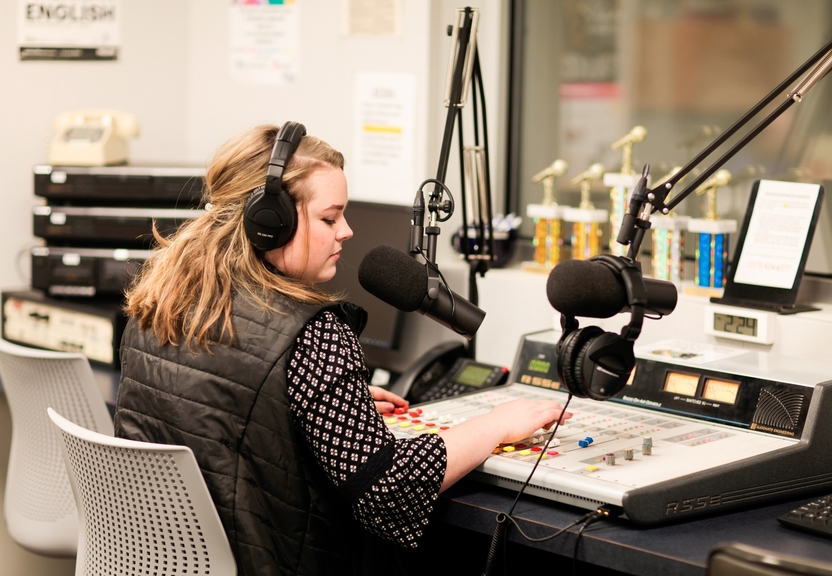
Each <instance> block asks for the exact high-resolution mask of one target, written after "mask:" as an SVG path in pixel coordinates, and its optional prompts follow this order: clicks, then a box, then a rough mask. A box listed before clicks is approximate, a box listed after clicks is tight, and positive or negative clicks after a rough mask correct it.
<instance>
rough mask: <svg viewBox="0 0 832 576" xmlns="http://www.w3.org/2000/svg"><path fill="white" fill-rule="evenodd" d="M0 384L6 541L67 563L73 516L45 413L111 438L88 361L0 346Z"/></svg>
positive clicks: (74, 539)
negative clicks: (7, 445)
mask: <svg viewBox="0 0 832 576" xmlns="http://www.w3.org/2000/svg"><path fill="white" fill-rule="evenodd" d="M0 384H2V387H3V389H4V390H5V392H6V397H7V398H8V401H9V408H10V411H11V419H12V439H11V449H10V453H9V468H8V472H7V474H6V494H5V500H4V513H5V517H6V526H7V528H8V531H9V535H10V536H11V537H12V539H14V540H15V541H16V542H17V543H18V544H20V545H21V546H22V547H24V548H26V549H27V550H29V551H31V552H34V553H36V554H41V555H44V556H56V557H72V556H75V552H76V548H77V546H78V514H77V512H76V510H75V499H74V498H73V496H72V489H71V488H70V485H69V478H68V477H67V474H66V468H65V466H64V462H63V457H62V456H61V448H60V443H59V440H58V438H57V436H56V435H55V430H54V427H53V426H52V424H51V422H50V421H49V419H48V418H47V416H46V408H47V407H49V406H54V407H55V408H56V409H58V410H60V411H61V412H62V413H63V414H66V415H67V417H68V418H71V419H72V420H73V421H75V422H78V423H79V424H81V425H83V426H85V427H87V428H90V429H93V430H98V431H99V432H102V433H104V434H109V435H111V436H112V434H113V421H112V419H111V417H110V413H109V411H108V410H107V405H106V403H105V401H104V397H103V396H102V394H101V390H100V389H99V388H98V385H97V384H96V382H95V376H94V375H93V372H92V368H90V364H89V360H87V358H86V357H85V356H83V355H81V354H71V353H66V352H52V351H47V350H36V349H34V348H27V347H25V346H18V345H16V344H12V343H10V342H7V341H5V340H2V339H0Z"/></svg>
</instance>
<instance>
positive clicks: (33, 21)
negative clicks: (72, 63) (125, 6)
mask: <svg viewBox="0 0 832 576" xmlns="http://www.w3.org/2000/svg"><path fill="white" fill-rule="evenodd" d="M18 2H19V3H18V26H17V40H18V45H19V48H20V59H21V60H116V59H117V58H118V48H119V43H120V41H121V33H120V32H121V0H62V1H59V2H49V1H41V2H37V1H33V0H18Z"/></svg>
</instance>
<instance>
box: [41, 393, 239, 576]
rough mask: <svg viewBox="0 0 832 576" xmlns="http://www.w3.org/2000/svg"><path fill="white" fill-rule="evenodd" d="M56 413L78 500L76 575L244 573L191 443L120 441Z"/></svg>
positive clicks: (122, 575) (68, 468)
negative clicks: (235, 557) (234, 554)
mask: <svg viewBox="0 0 832 576" xmlns="http://www.w3.org/2000/svg"><path fill="white" fill-rule="evenodd" d="M48 414H49V417H50V418H51V419H52V421H53V422H54V423H55V425H56V426H57V427H58V428H59V429H60V431H61V438H62V439H63V448H64V458H65V460H66V467H67V470H68V471H69V476H70V482H71V484H72V489H73V491H74V493H75V498H76V501H77V503H78V510H79V516H80V530H81V534H80V537H79V541H78V559H77V561H76V569H75V575H76V576H104V575H106V576H127V575H131V576H132V575H139V574H166V575H178V574H189V575H216V576H220V575H223V576H225V575H232V576H233V575H235V574H236V573H237V568H236V564H235V562H234V557H233V555H232V553H231V548H230V546H229V544H228V539H227V537H226V535H225V530H224V529H223V526H222V523H221V521H220V517H219V515H218V514H217V510H216V508H215V506H214V502H213V501H212V500H211V495H210V494H209V493H208V487H207V486H206V485H205V480H204V479H203V477H202V472H201V471H200V469H199V466H198V465H197V463H196V458H194V454H193V452H191V449H190V448H188V447H187V446H174V445H167V444H152V443H149V442H136V441H133V440H125V439H122V438H113V437H110V436H105V435H103V434H98V433H96V432H92V431H90V430H85V429H84V428H82V427H80V426H77V425H75V424H73V423H72V422H69V421H68V420H66V419H65V418H63V417H62V416H61V415H59V414H57V413H56V412H55V411H54V410H52V409H51V408H50V409H49V410H48Z"/></svg>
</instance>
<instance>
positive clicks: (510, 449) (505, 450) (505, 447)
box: [503, 446, 514, 452]
mask: <svg viewBox="0 0 832 576" xmlns="http://www.w3.org/2000/svg"><path fill="white" fill-rule="evenodd" d="M503 452H514V446H503Z"/></svg>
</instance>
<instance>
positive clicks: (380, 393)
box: [369, 386, 408, 414]
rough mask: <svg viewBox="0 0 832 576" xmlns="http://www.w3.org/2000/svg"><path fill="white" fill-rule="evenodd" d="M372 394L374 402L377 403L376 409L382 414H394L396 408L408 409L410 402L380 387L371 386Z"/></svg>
mask: <svg viewBox="0 0 832 576" xmlns="http://www.w3.org/2000/svg"><path fill="white" fill-rule="evenodd" d="M369 388H370V394H371V395H372V397H373V400H375V401H376V408H377V409H378V411H379V412H381V413H382V414H384V413H386V412H392V411H393V410H395V409H396V408H407V406H408V402H407V400H405V399H404V398H402V397H401V396H399V395H398V394H393V393H392V392H390V391H389V390H385V389H384V388H379V387H378V386H370V387H369Z"/></svg>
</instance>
